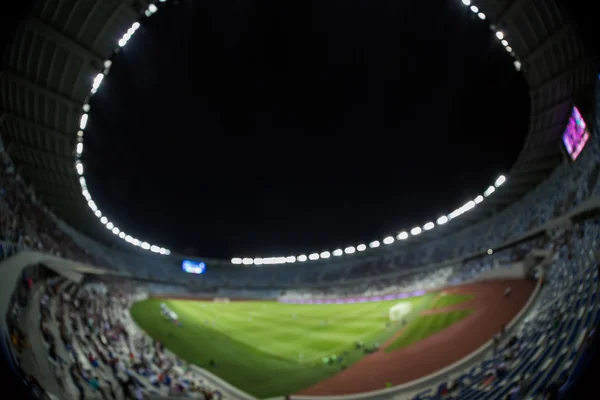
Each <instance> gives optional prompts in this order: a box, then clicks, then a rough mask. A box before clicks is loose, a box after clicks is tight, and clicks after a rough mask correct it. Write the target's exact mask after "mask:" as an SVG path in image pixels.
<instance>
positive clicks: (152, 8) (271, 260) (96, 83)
mask: <svg viewBox="0 0 600 400" xmlns="http://www.w3.org/2000/svg"><path fill="white" fill-rule="evenodd" d="M461 1H462V3H463V4H464V5H465V6H468V7H469V9H470V10H471V11H472V12H473V13H475V14H476V15H477V16H478V17H479V18H480V19H482V20H485V19H486V16H485V14H484V13H483V12H481V11H480V10H479V8H478V7H477V6H475V5H474V4H472V2H471V0H461ZM159 2H161V3H164V2H166V0H159ZM157 11H158V7H157V6H156V5H155V4H150V5H149V6H148V8H147V9H146V10H145V11H144V14H145V15H146V16H147V17H150V16H151V15H153V14H154V13H156V12H157ZM139 27H140V23H139V22H134V23H133V24H132V25H131V27H130V28H129V29H128V30H127V32H125V34H124V35H123V36H122V37H121V38H120V39H119V41H118V45H119V47H124V46H125V45H126V44H127V42H128V41H129V40H130V39H131V37H132V36H133V34H134V33H135V32H136V31H137V30H138V29H139ZM496 37H497V38H498V39H499V40H500V41H501V43H502V45H503V46H504V47H505V49H506V51H507V52H509V53H510V54H511V55H513V56H514V53H513V51H512V48H511V47H510V46H509V44H508V41H507V40H506V39H505V38H504V34H503V33H502V32H500V31H497V32H496ZM514 65H515V68H516V69H517V70H520V69H521V63H520V62H519V61H514ZM110 66H111V61H110V60H107V61H106V62H105V63H104V67H105V70H104V73H99V74H98V75H96V77H95V78H94V80H93V83H92V88H91V90H90V95H94V94H95V93H96V92H97V91H98V88H99V87H100V85H101V83H102V81H103V79H104V77H105V76H106V74H107V73H108V70H109V68H110ZM89 110H90V106H89V104H84V106H83V114H82V116H81V120H80V123H79V129H80V130H79V131H78V132H77V136H78V143H77V146H76V155H77V161H76V163H75V169H76V170H77V174H78V175H79V176H80V179H79V180H80V184H81V192H82V195H83V196H84V197H85V198H86V200H87V201H88V206H89V207H90V209H92V211H93V212H94V215H96V217H98V218H99V219H100V222H101V223H102V224H104V225H105V226H106V228H107V229H109V230H111V231H112V233H113V234H115V235H118V237H119V238H121V239H123V240H125V241H127V242H128V243H131V244H133V245H135V246H139V247H141V248H142V249H144V250H150V251H152V252H155V253H158V254H164V255H169V254H170V253H171V251H170V250H169V249H165V248H164V247H159V246H156V245H151V244H149V243H147V242H143V241H141V240H139V239H136V238H134V237H132V236H130V235H127V234H125V232H122V231H121V230H120V229H119V228H117V227H116V226H114V224H113V223H112V222H110V221H108V219H107V218H106V217H105V216H103V215H102V212H101V211H100V210H99V209H98V207H97V205H96V203H95V202H94V201H93V199H92V197H91V195H90V193H89V191H88V190H87V185H86V183H85V177H84V176H83V164H82V162H81V161H80V158H81V155H82V153H83V135H84V130H85V128H86V126H87V122H88V118H89V116H88V112H89ZM504 181H506V178H505V177H504V176H500V177H499V178H498V179H497V180H496V182H495V185H494V186H490V187H488V188H487V189H486V190H485V192H484V193H483V196H481V195H479V196H477V197H476V198H475V199H474V200H471V201H469V202H468V203H466V204H465V205H463V206H462V207H459V208H458V209H456V210H454V211H453V212H451V213H450V214H448V215H447V216H441V217H439V218H438V219H437V221H436V223H437V225H443V224H445V223H447V222H448V221H450V220H451V219H454V218H456V217H458V216H459V215H461V214H463V213H465V212H466V211H469V210H471V209H472V208H474V207H475V205H477V204H479V203H481V202H482V201H483V199H484V197H488V196H489V195H491V194H492V193H494V191H495V190H496V187H498V186H500V185H501V184H502V183H504ZM434 227H435V224H434V223H433V222H427V223H426V224H425V225H423V227H414V228H412V229H411V230H410V235H412V236H416V235H419V234H420V233H421V232H423V231H428V230H431V229H433V228H434ZM408 237H409V233H408V232H401V233H399V234H398V235H397V236H396V239H398V240H406V239H408ZM394 240H395V239H394V237H392V236H388V237H386V238H384V239H383V240H382V242H383V244H385V245H389V244H392V243H393V242H394ZM380 245H381V243H380V242H379V241H378V240H375V241H372V242H371V243H369V248H372V249H373V248H377V247H379V246H380ZM366 249H367V246H366V245H364V244H360V245H358V246H356V247H354V246H350V247H346V248H345V249H344V250H342V249H337V250H334V251H333V252H331V253H330V252H329V251H324V252H321V253H311V254H309V255H308V256H306V255H299V256H297V257H296V256H287V257H268V258H233V259H232V260H231V262H232V263H233V264H244V265H252V264H254V265H263V264H285V263H293V262H296V261H299V262H304V261H307V260H311V261H312V260H318V259H327V258H329V257H331V256H336V257H338V256H341V255H343V254H353V253H355V252H357V251H358V252H362V251H365V250H366Z"/></svg>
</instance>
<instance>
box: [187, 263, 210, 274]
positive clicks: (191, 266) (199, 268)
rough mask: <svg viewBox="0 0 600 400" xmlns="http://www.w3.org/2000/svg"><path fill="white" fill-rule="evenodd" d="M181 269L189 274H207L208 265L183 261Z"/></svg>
mask: <svg viewBox="0 0 600 400" xmlns="http://www.w3.org/2000/svg"><path fill="white" fill-rule="evenodd" d="M181 269H183V270H184V271H185V272H187V273H188V274H203V273H204V272H206V264H205V263H203V262H200V261H190V260H183V262H182V263H181Z"/></svg>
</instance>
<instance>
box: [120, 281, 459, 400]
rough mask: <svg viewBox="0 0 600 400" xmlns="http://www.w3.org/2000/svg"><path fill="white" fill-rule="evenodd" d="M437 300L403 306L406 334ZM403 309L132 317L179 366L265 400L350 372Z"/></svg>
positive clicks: (289, 307) (233, 308) (181, 305)
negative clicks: (171, 318) (174, 319)
mask: <svg viewBox="0 0 600 400" xmlns="http://www.w3.org/2000/svg"><path fill="white" fill-rule="evenodd" d="M436 296H437V293H431V294H426V295H424V296H420V297H415V298H411V299H406V300H402V301H405V302H410V303H411V306H412V311H411V313H410V314H409V315H408V316H407V317H406V318H405V319H406V321H407V322H408V324H409V325H408V327H410V326H412V325H413V323H415V322H416V321H417V320H418V319H419V318H421V317H419V313H420V312H421V311H423V310H426V309H429V308H431V306H432V303H433V302H434V300H435V299H436ZM445 297H451V296H445ZM163 302H164V303H166V304H167V306H168V307H169V308H170V309H171V310H172V311H174V312H175V313H177V314H178V316H179V320H180V321H181V324H182V326H176V325H175V324H173V323H172V322H169V321H167V320H166V319H164V318H163V317H162V315H161V314H160V303H163ZM400 302H401V301H399V300H393V301H382V302H377V303H358V304H327V305H297V304H282V303H276V302H232V303H213V302H199V301H187V300H162V299H149V300H146V301H143V302H140V303H137V304H135V305H134V306H133V307H132V309H131V315H132V317H133V318H134V320H135V321H136V322H137V323H138V324H139V326H140V327H141V328H142V329H144V330H145V331H146V332H147V333H148V334H149V335H150V336H152V337H153V338H155V339H157V340H160V341H161V342H163V343H164V344H165V346H166V347H167V348H168V349H169V350H171V351H172V352H174V353H175V354H177V355H178V356H180V357H181V358H182V359H185V360H186V361H188V362H190V363H193V364H196V365H198V366H200V367H203V368H205V369H208V370H210V371H211V372H212V373H214V374H215V375H218V376H220V377H221V378H223V379H225V380H226V381H228V382H229V383H231V384H233V385H235V386H237V387H238V388H240V389H242V390H244V391H246V392H248V393H251V394H253V395H254V396H257V397H259V398H267V397H273V396H279V395H284V394H288V393H293V392H296V391H298V390H301V389H304V388H306V387H309V386H311V385H312V384H315V383H317V382H319V381H321V380H323V379H326V378H328V377H329V376H331V375H334V374H335V373H337V372H339V371H340V370H341V369H343V368H345V367H348V366H350V365H351V364H353V363H354V362H356V361H358V360H359V359H361V358H362V357H364V355H365V354H364V348H363V349H356V343H357V342H361V341H362V342H363V343H364V347H371V346H375V345H378V344H379V345H382V344H383V343H384V342H385V341H386V340H387V339H389V338H390V337H392V336H393V335H394V334H395V333H396V332H397V331H398V329H400V326H399V324H396V323H390V322H389V317H388V313H389V309H390V307H391V306H393V305H395V304H398V303H400ZM415 337H416V336H415ZM332 356H335V362H331V363H330V364H329V365H325V364H324V362H323V359H324V358H325V357H329V358H330V359H331V358H332ZM211 359H212V360H214V361H215V363H216V365H215V366H214V367H211V366H210V365H209V361H210V360H211Z"/></svg>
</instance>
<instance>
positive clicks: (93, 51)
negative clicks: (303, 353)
mask: <svg viewBox="0 0 600 400" xmlns="http://www.w3.org/2000/svg"><path fill="white" fill-rule="evenodd" d="M474 3H475V4H477V6H478V7H479V9H480V10H482V11H483V12H485V14H486V15H487V16H488V20H489V21H491V22H492V23H493V24H495V25H496V27H497V28H498V29H501V30H502V31H503V32H504V33H505V34H506V36H507V38H508V39H509V41H510V44H511V46H512V48H513V49H514V52H515V53H516V55H517V57H518V59H519V60H520V61H521V62H522V65H523V67H522V68H523V73H524V74H525V78H526V80H527V82H528V85H529V88H530V97H531V118H530V122H529V134H528V136H527V139H526V141H525V145H524V147H523V150H522V151H521V153H520V155H519V157H518V160H517V162H516V163H515V165H514V166H513V168H512V169H511V171H510V172H509V174H508V178H509V179H508V181H507V182H506V183H505V184H504V185H503V186H502V188H501V190H499V191H497V192H496V193H495V194H494V195H493V196H491V197H490V198H489V199H487V200H486V201H484V202H483V203H481V204H480V205H479V206H478V207H476V208H475V209H474V210H472V211H470V212H468V213H466V214H464V215H463V216H461V217H460V218H458V219H457V220H455V221H453V223H452V224H448V225H447V227H444V228H443V229H440V230H439V231H440V233H441V234H444V233H446V234H447V233H448V232H449V230H456V229H460V228H462V227H464V226H465V225H467V224H471V223H473V221H475V220H479V219H481V218H485V217H486V216H490V215H492V214H494V213H496V212H498V211H499V210H501V209H503V208H504V207H506V206H508V205H509V204H511V203H513V202H514V201H516V200H518V199H520V198H521V197H522V196H524V195H525V194H526V193H527V192H529V191H530V190H531V189H533V188H534V187H535V186H536V185H537V184H538V183H540V181H541V180H542V179H544V178H545V177H546V176H548V174H549V173H550V172H551V171H552V170H553V169H554V168H555V167H556V166H557V165H558V164H559V163H560V162H561V150H560V146H559V141H560V135H561V134H562V132H563V130H564V127H565V124H566V121H567V118H568V115H569V112H570V109H571V107H572V105H573V97H574V95H575V94H576V93H578V92H579V91H580V90H582V89H584V88H585V87H587V86H588V85H589V84H590V83H591V82H593V80H594V77H595V74H594V72H595V67H594V65H593V63H592V61H591V60H590V59H589V58H588V57H587V56H586V54H585V51H584V48H583V42H582V41H581V39H580V38H579V36H578V34H577V30H576V28H575V26H574V25H573V23H572V22H571V21H570V20H569V19H568V18H567V17H566V15H567V14H566V12H565V10H563V9H562V8H561V7H560V6H559V5H557V4H556V3H555V2H554V1H545V0H479V1H475V2H474ZM147 6H148V2H147V1H143V0H96V1H92V0H47V1H37V2H36V3H35V5H34V7H33V9H32V10H31V11H30V13H29V16H28V17H27V18H26V19H25V20H24V21H23V22H22V24H20V25H19V27H18V29H17V30H16V32H15V35H14V38H13V40H12V42H11V43H10V44H9V45H8V46H7V49H6V51H5V53H4V55H3V59H2V64H1V69H0V95H1V100H0V132H1V135H2V139H3V142H4V145H5V148H6V149H7V150H8V152H9V154H10V156H11V158H12V160H13V161H14V163H15V164H16V165H17V167H18V169H19V172H20V174H21V176H22V177H23V178H24V180H25V181H26V182H27V183H29V184H31V186H33V188H34V189H35V192H36V194H37V197H38V198H39V199H41V200H42V201H43V202H44V203H45V204H46V205H47V206H48V207H49V208H50V209H52V210H53V211H54V212H55V213H56V214H57V215H58V216H60V217H61V218H62V219H64V220H65V221H66V222H67V223H69V224H70V225H71V226H73V227H75V228H76V229H78V230H79V231H81V232H82V233H84V234H86V235H88V236H90V237H93V238H95V239H97V240H100V241H102V242H104V243H113V244H117V245H119V246H123V245H124V246H127V247H129V246H128V245H127V244H126V243H124V242H122V241H121V240H119V239H118V238H116V237H115V236H114V235H112V234H111V233H110V232H109V231H108V230H107V229H106V228H105V226H104V225H102V224H101V223H100V222H99V221H98V219H97V218H96V217H95V216H94V214H93V212H92V211H91V209H90V208H89V207H88V205H87V202H86V200H85V199H84V197H83V196H82V195H81V188H80V186H79V181H78V176H77V173H76V171H75V168H74V165H75V159H76V158H75V147H76V144H77V131H78V130H79V118H80V116H81V109H82V105H83V104H84V103H85V102H86V99H87V96H88V94H89V91H90V88H91V86H92V82H93V79H94V77H95V76H96V75H97V74H98V73H100V72H102V70H103V63H104V61H105V60H107V59H110V58H111V56H112V54H113V52H114V50H115V47H116V44H117V41H118V40H119V38H120V37H121V36H122V35H123V33H124V32H125V31H126V30H127V29H128V28H129V27H130V26H131V24H132V23H133V22H135V21H136V20H139V19H140V17H141V16H142V15H143V10H145V9H146V8H147ZM465 10H466V11H465V12H468V11H467V8H466V7H465ZM507 118H510V116H507ZM99 206H100V207H101V208H102V205H101V204H100V205H99ZM449 207H452V205H449ZM436 231H437V230H436Z"/></svg>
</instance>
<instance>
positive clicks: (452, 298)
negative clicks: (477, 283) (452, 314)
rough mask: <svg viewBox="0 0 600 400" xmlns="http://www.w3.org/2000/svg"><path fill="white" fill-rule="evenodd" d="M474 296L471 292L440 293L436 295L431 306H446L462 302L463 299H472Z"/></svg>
mask: <svg viewBox="0 0 600 400" xmlns="http://www.w3.org/2000/svg"><path fill="white" fill-rule="evenodd" d="M474 297H475V296H474V295H472V294H451V295H447V294H445V293H442V294H440V295H439V296H438V298H437V299H435V300H434V301H433V304H431V308H446V307H450V306H454V305H456V304H460V303H464V302H465V301H469V300H471V299H473V298H474Z"/></svg>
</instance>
